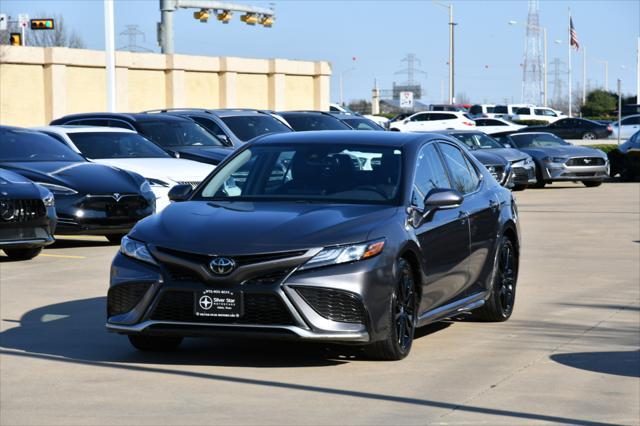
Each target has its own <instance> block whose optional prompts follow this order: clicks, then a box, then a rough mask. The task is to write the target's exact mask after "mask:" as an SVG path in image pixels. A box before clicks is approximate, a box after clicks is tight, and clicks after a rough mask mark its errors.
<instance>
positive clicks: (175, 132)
mask: <svg viewBox="0 0 640 426" xmlns="http://www.w3.org/2000/svg"><path fill="white" fill-rule="evenodd" d="M138 126H139V127H140V130H141V133H142V134H143V135H144V136H146V137H148V138H149V139H151V140H152V141H154V142H155V143H157V144H158V145H160V146H162V147H164V148H170V147H178V146H195V147H199V146H224V144H223V143H222V142H220V140H219V139H218V138H216V137H215V136H213V135H212V134H211V133H209V132H208V131H206V130H205V129H204V128H202V127H200V125H198V124H196V123H195V122H193V121H190V120H186V119H185V120H184V121H183V120H180V121H177V120H176V121H173V120H171V121H169V120H157V121H141V122H140V123H139V124H138Z"/></svg>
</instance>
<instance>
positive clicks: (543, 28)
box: [542, 27, 549, 107]
mask: <svg viewBox="0 0 640 426" xmlns="http://www.w3.org/2000/svg"><path fill="white" fill-rule="evenodd" d="M542 34H543V37H544V76H543V77H544V93H543V95H542V100H543V103H544V106H545V107H546V106H547V93H548V85H547V79H548V77H549V76H548V74H549V72H548V70H547V65H548V62H547V27H542Z"/></svg>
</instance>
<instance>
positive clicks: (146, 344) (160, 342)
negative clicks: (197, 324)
mask: <svg viewBox="0 0 640 426" xmlns="http://www.w3.org/2000/svg"><path fill="white" fill-rule="evenodd" d="M127 337H128V338H129V342H130V343H131V345H132V346H133V347H134V348H136V349H138V350H139V351H143V352H168V351H173V350H175V349H177V348H178V346H180V343H182V337H170V336H145V335H142V334H131V335H129V336H127Z"/></svg>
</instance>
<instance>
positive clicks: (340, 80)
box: [338, 68, 355, 106]
mask: <svg viewBox="0 0 640 426" xmlns="http://www.w3.org/2000/svg"><path fill="white" fill-rule="evenodd" d="M354 70H355V68H349V69H348V70H345V71H342V72H341V73H340V76H339V80H338V84H339V86H340V105H341V106H344V96H343V92H342V90H343V82H342V80H343V79H344V76H345V75H347V73H350V72H351V71H354Z"/></svg>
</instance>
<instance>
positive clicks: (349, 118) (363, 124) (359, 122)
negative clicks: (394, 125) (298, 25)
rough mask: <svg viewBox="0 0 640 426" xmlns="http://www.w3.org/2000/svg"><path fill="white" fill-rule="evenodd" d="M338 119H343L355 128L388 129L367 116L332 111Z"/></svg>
mask: <svg viewBox="0 0 640 426" xmlns="http://www.w3.org/2000/svg"><path fill="white" fill-rule="evenodd" d="M331 114H332V115H333V116H335V117H336V118H337V119H339V120H340V121H342V122H343V123H344V124H346V125H347V126H349V127H351V128H352V129H353V130H374V131H385V130H386V129H385V128H384V127H382V126H380V125H379V124H378V123H376V122H375V121H373V120H369V119H368V118H366V117H363V116H361V115H356V114H345V113H336V112H332V113H331Z"/></svg>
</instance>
